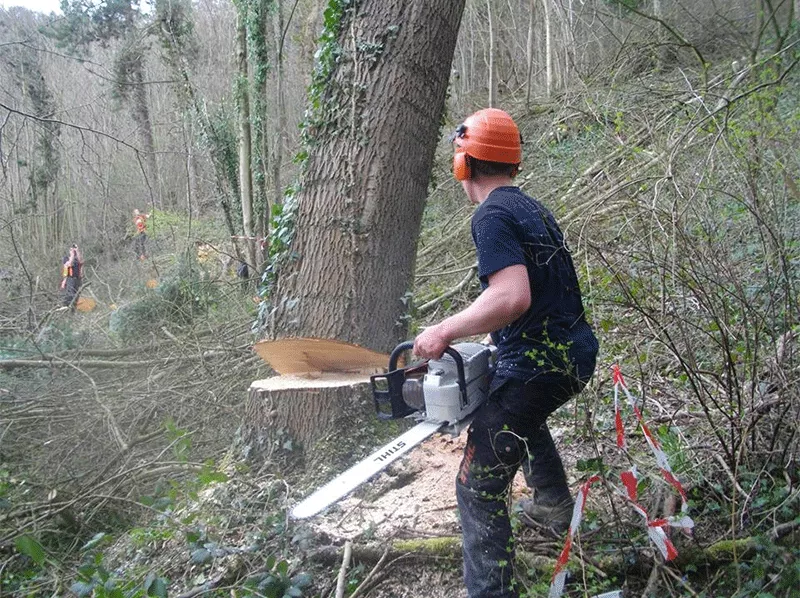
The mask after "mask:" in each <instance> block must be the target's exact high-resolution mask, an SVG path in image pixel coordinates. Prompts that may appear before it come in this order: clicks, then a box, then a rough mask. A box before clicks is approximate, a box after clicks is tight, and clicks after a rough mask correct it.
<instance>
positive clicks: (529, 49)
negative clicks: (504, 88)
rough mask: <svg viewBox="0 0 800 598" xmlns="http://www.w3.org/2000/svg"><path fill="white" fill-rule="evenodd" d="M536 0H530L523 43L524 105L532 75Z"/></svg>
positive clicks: (529, 90)
mask: <svg viewBox="0 0 800 598" xmlns="http://www.w3.org/2000/svg"><path fill="white" fill-rule="evenodd" d="M535 7H536V0H530V7H529V14H528V39H527V42H526V45H525V106H529V105H530V103H531V77H532V76H533V23H534V16H535V14H536V13H535Z"/></svg>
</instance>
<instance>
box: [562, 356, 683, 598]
mask: <svg viewBox="0 0 800 598" xmlns="http://www.w3.org/2000/svg"><path fill="white" fill-rule="evenodd" d="M611 371H612V381H613V383H614V425H615V427H616V433H617V447H619V449H620V450H623V451H627V442H626V440H625V428H624V425H623V423H622V410H621V409H620V401H619V389H620V387H621V388H622V390H623V391H624V393H625V396H626V397H627V399H628V404H629V405H630V407H631V409H632V410H633V413H634V414H635V415H636V419H637V420H638V422H639V425H640V426H641V427H642V432H643V433H644V437H645V440H646V441H647V445H648V446H649V447H650V450H651V451H652V452H653V455H654V456H655V458H656V463H657V464H658V468H659V470H660V471H661V475H662V476H663V477H664V479H665V480H666V481H667V482H668V483H669V484H670V485H671V486H672V487H673V488H675V489H676V490H677V491H678V493H679V494H680V495H681V515H679V516H673V517H668V518H661V519H650V515H648V513H647V511H646V510H645V509H644V508H643V507H642V506H641V505H640V504H639V496H638V488H637V486H638V476H637V472H636V467H635V466H634V467H633V468H631V469H630V470H628V471H623V472H622V473H621V474H620V479H621V480H622V485H623V486H624V487H625V492H624V493H623V495H624V496H625V498H627V499H628V501H629V502H630V504H631V506H632V507H633V509H634V510H635V511H636V512H637V513H639V514H640V515H641V516H642V517H643V518H644V520H645V523H646V525H647V535H648V536H649V538H650V541H651V542H653V544H655V546H656V548H658V551H659V552H660V553H661V555H662V556H663V557H664V559H665V560H667V561H671V560H672V559H674V558H675V557H676V556H678V551H677V550H676V548H675V545H674V544H673V543H672V541H671V540H670V539H669V536H668V535H667V532H666V530H665V528H667V527H677V528H682V529H684V530H691V529H692V528H693V527H694V522H693V521H692V519H691V518H690V517H689V516H688V515H687V514H686V513H687V511H688V509H689V505H688V502H687V495H686V491H685V490H684V489H683V486H681V483H680V482H679V481H678V479H677V478H676V477H675V475H674V474H673V473H672V469H671V468H670V466H669V461H668V460H667V455H666V453H665V452H664V450H663V449H662V448H661V443H660V442H659V441H658V438H656V437H655V436H653V434H652V432H651V431H650V428H648V427H647V424H646V423H645V421H644V418H643V417H642V413H641V411H639V408H638V406H637V405H636V400H635V399H634V398H633V396H632V395H631V393H630V391H629V390H628V386H627V385H626V384H625V378H623V376H622V371H621V370H620V368H619V366H618V365H616V364H615V365H614V366H613V367H612V370H611ZM599 479H600V477H599V476H592V477H591V478H589V479H588V480H587V481H586V482H584V484H583V485H582V486H581V488H580V490H578V494H577V496H576V497H575V508H574V509H573V511H572V521H571V522H570V525H569V532H568V534H567V540H566V542H565V543H564V548H563V550H562V551H561V555H560V556H559V557H558V561H556V568H555V571H554V572H553V580H552V582H551V583H550V592H549V594H548V598H559V597H560V596H561V594H562V593H563V591H564V583H565V582H566V579H567V572H566V570H565V569H564V567H565V566H566V564H567V561H568V560H569V553H570V550H571V549H572V539H573V537H574V536H575V533H576V532H577V530H578V528H579V527H580V524H581V519H582V518H583V511H584V508H585V507H586V497H587V496H588V495H589V488H590V486H591V485H592V484H594V483H595V482H597V481H598V480H599Z"/></svg>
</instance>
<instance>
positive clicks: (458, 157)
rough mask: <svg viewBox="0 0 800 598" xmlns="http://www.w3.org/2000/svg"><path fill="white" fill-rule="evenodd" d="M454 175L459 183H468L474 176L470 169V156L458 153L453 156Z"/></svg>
mask: <svg viewBox="0 0 800 598" xmlns="http://www.w3.org/2000/svg"><path fill="white" fill-rule="evenodd" d="M453 175H454V176H455V177H456V180H457V181H466V180H467V179H469V178H470V177H471V176H472V172H471V171H470V167H469V156H467V154H466V153H465V152H456V153H455V154H454V155H453Z"/></svg>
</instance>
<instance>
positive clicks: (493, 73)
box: [486, 0, 497, 108]
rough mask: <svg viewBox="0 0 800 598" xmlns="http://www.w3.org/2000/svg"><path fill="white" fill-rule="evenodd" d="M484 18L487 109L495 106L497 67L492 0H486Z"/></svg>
mask: <svg viewBox="0 0 800 598" xmlns="http://www.w3.org/2000/svg"><path fill="white" fill-rule="evenodd" d="M486 16H487V18H486V21H487V23H486V24H487V26H488V27H489V108H494V107H495V106H497V65H496V64H495V43H494V16H493V15H492V0H486Z"/></svg>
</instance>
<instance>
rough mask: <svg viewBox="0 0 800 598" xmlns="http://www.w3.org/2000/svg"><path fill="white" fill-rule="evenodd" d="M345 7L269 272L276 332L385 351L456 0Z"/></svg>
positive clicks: (404, 272)
mask: <svg viewBox="0 0 800 598" xmlns="http://www.w3.org/2000/svg"><path fill="white" fill-rule="evenodd" d="M358 6H359V8H358V12H357V14H353V13H352V12H351V11H350V9H347V10H346V12H345V14H344V16H343V18H342V23H341V28H340V34H339V38H338V42H339V45H340V46H341V49H342V55H341V56H340V58H339V60H338V61H337V63H336V65H335V67H334V72H333V73H332V76H331V78H330V83H329V85H328V87H327V90H326V92H325V95H324V98H323V101H322V102H321V104H322V106H321V107H320V110H321V112H322V113H321V114H320V115H319V118H317V119H316V121H315V124H316V125H317V128H316V130H314V131H313V133H314V137H315V143H314V144H313V145H312V147H311V149H310V154H309V157H308V164H307V168H306V171H305V176H304V179H303V184H302V190H301V191H300V193H299V196H298V197H297V199H296V200H297V202H298V204H297V206H298V207H297V216H296V224H295V227H296V236H295V239H294V241H293V243H292V251H293V252H294V253H295V255H297V256H298V259H297V260H295V261H293V262H291V263H290V264H288V265H287V266H286V267H285V269H284V270H283V271H282V273H281V274H280V278H279V286H278V292H277V298H276V301H275V307H276V309H277V312H276V314H275V320H274V322H275V324H274V329H273V330H272V335H273V337H275V338H281V337H288V336H308V337H322V338H335V339H339V340H342V341H347V342H351V343H354V344H357V345H361V346H363V347H367V348H370V349H374V350H376V351H383V352H386V351H388V350H390V349H391V348H392V347H393V346H394V345H395V344H397V342H398V341H401V340H404V338H405V336H406V324H405V320H404V319H403V318H402V317H401V316H402V315H403V312H404V311H406V310H407V306H406V304H405V302H404V295H405V294H406V293H407V292H408V290H409V289H410V286H411V282H412V274H413V269H414V258H415V245H416V239H417V236H418V234H419V227H420V220H421V218H422V211H423V208H424V204H425V196H426V190H427V187H428V181H429V176H430V172H431V161H432V158H433V153H434V149H435V147H436V143H437V141H438V139H439V124H440V118H441V114H442V109H443V106H444V99H445V91H446V89H447V82H448V75H449V72H450V64H451V62H452V58H453V51H454V48H455V41H456V35H457V33H458V27H459V22H460V20H461V14H462V12H463V8H464V0H434V1H424V0H413V1H408V0H392V1H387V0H369V1H364V2H361V3H359V5H358Z"/></svg>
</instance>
